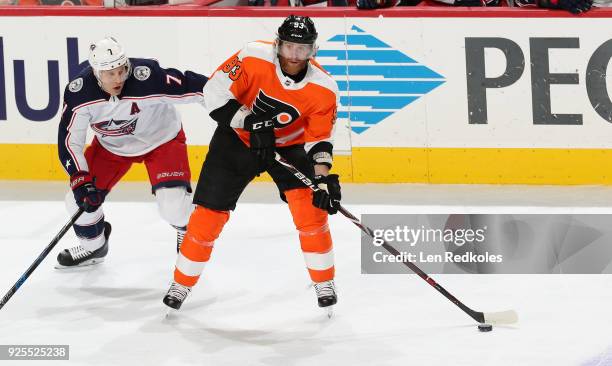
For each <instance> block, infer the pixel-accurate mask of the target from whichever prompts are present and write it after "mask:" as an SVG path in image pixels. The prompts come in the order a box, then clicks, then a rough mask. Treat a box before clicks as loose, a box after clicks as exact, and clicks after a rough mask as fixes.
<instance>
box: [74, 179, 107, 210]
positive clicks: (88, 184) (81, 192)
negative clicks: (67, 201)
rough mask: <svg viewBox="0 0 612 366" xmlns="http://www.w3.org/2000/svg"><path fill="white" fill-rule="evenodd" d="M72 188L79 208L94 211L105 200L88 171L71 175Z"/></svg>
mask: <svg viewBox="0 0 612 366" xmlns="http://www.w3.org/2000/svg"><path fill="white" fill-rule="evenodd" d="M70 188H72V193H73V194H74V199H75V201H76V203H77V206H79V208H82V209H83V210H84V211H85V212H94V211H95V210H97V209H98V207H100V205H102V202H104V195H103V194H102V192H101V191H99V190H98V189H97V188H96V186H95V185H94V183H93V179H91V175H89V173H88V172H83V171H80V172H76V173H75V174H73V175H71V176H70Z"/></svg>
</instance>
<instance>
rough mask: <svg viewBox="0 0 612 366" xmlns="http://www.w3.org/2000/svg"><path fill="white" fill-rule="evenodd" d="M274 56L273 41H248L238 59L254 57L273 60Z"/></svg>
mask: <svg viewBox="0 0 612 366" xmlns="http://www.w3.org/2000/svg"><path fill="white" fill-rule="evenodd" d="M274 56H275V55H274V42H267V41H255V42H249V43H247V44H246V46H244V48H243V49H242V50H241V51H240V54H239V57H240V59H241V60H243V61H244V60H245V59H246V58H248V57H254V58H258V59H260V60H264V61H268V62H274Z"/></svg>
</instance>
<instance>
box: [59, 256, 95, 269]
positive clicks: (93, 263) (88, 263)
mask: <svg viewBox="0 0 612 366" xmlns="http://www.w3.org/2000/svg"><path fill="white" fill-rule="evenodd" d="M102 262H104V258H93V259H90V260H86V261H85V262H81V263H79V264H77V265H75V266H62V265H61V264H59V263H56V264H55V269H61V270H67V269H72V268H82V267H89V266H93V265H96V264H100V263H102Z"/></svg>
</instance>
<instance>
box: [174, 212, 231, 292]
mask: <svg viewBox="0 0 612 366" xmlns="http://www.w3.org/2000/svg"><path fill="white" fill-rule="evenodd" d="M228 219H229V211H216V210H211V209H208V208H205V207H202V206H197V207H196V209H195V210H194V211H193V213H192V214H191V217H190V218H189V223H188V224H187V233H185V239H183V244H182V245H181V250H180V252H179V254H178V257H177V259H176V267H175V269H174V281H175V282H177V283H180V284H181V285H183V286H188V287H193V286H194V285H195V284H196V283H197V282H198V280H199V279H200V275H201V274H202V271H203V270H204V267H205V266H206V263H207V262H208V260H209V259H210V255H211V253H212V250H213V246H214V243H215V240H216V239H217V238H218V237H219V234H221V230H223V226H224V225H225V223H226V222H227V220H228Z"/></svg>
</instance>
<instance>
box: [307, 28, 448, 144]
mask: <svg viewBox="0 0 612 366" xmlns="http://www.w3.org/2000/svg"><path fill="white" fill-rule="evenodd" d="M317 61H318V62H319V63H320V64H321V66H323V68H325V70H327V71H328V72H329V73H330V74H331V75H332V77H333V78H334V80H336V82H337V83H338V88H339V90H340V106H339V108H338V118H340V119H349V117H350V126H351V130H352V131H353V132H355V133H358V134H359V133H362V132H364V131H366V130H367V129H368V128H370V127H372V126H374V125H376V124H377V123H379V122H381V121H383V120H384V119H386V118H387V117H389V116H391V115H392V114H394V113H396V112H397V111H399V110H401V109H403V108H404V107H406V106H407V105H408V104H410V103H412V102H414V101H415V100H417V99H419V98H420V97H421V96H423V95H425V94H427V93H429V92H430V91H432V90H433V89H435V88H437V87H438V86H440V85H441V84H443V83H444V77H443V76H442V75H440V74H438V73H436V72H435V71H433V70H431V69H430V68H428V67H427V66H425V65H421V64H419V63H418V62H417V61H415V60H413V59H412V58H410V57H408V56H407V55H405V54H404V53H402V52H400V51H398V50H395V49H393V48H392V47H391V46H389V45H388V44H386V43H385V42H383V41H381V40H380V39H378V38H376V37H374V36H373V35H371V34H367V33H366V32H365V31H363V30H362V29H360V28H359V27H357V26H353V27H352V28H351V31H350V32H349V33H348V34H346V35H345V34H337V35H335V36H333V37H331V38H330V39H328V40H327V42H326V43H325V44H323V45H322V48H321V49H319V51H318V52H317ZM347 74H348V78H347ZM349 80H350V81H349ZM349 114H350V116H349ZM406 122H408V121H406Z"/></svg>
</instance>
